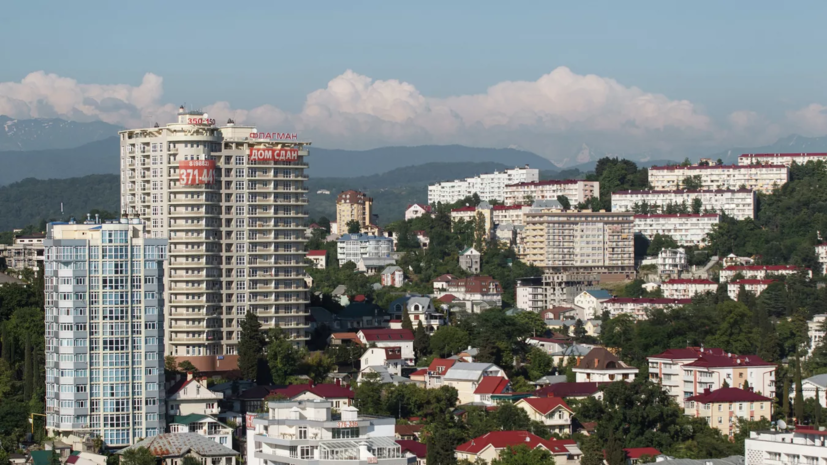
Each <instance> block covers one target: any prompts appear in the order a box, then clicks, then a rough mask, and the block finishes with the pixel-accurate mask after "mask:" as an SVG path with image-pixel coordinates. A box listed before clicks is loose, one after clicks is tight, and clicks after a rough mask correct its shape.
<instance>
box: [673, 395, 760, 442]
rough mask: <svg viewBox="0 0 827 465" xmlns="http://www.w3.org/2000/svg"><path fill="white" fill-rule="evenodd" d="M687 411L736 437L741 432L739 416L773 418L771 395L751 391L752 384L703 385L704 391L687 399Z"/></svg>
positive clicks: (747, 419) (688, 414)
mask: <svg viewBox="0 0 827 465" xmlns="http://www.w3.org/2000/svg"><path fill="white" fill-rule="evenodd" d="M684 414H685V415H687V416H690V417H696V418H703V419H704V420H706V422H707V423H708V424H709V426H711V427H713V428H715V429H717V430H718V431H720V432H721V433H722V434H724V435H726V436H729V438H730V439H733V437H734V436H735V433H737V432H738V420H744V421H758V420H772V399H770V398H769V397H765V396H762V395H759V394H756V393H755V392H753V391H752V388H748V389H738V388H732V387H729V388H720V389H716V390H714V391H712V390H710V389H704V391H703V393H702V394H698V395H695V396H691V397H687V398H686V399H685V400H684Z"/></svg>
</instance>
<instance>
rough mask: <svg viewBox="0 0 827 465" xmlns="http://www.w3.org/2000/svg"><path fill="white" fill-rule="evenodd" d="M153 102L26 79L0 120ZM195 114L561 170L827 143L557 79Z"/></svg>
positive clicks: (359, 85)
mask: <svg viewBox="0 0 827 465" xmlns="http://www.w3.org/2000/svg"><path fill="white" fill-rule="evenodd" d="M163 98H164V96H163V78H162V77H160V76H158V75H155V74H152V73H147V74H145V75H144V76H143V79H142V80H141V83H140V84H139V85H137V86H132V85H127V84H81V83H78V82H77V81H76V80H74V79H71V78H67V77H62V76H58V75H55V74H47V73H45V72H43V71H37V72H33V73H31V74H29V75H27V76H26V77H25V78H23V79H22V80H21V81H20V82H5V83H0V114H5V115H8V116H12V117H16V118H32V117H60V118H65V119H73V120H81V121H89V120H102V121H106V122H109V123H114V124H119V125H123V126H126V127H137V126H142V125H149V124H152V123H154V122H156V121H157V122H160V123H162V124H163V123H164V122H166V121H171V120H172V119H173V118H174V115H175V111H176V108H177V105H174V104H171V103H165V102H164V101H163ZM204 110H205V111H206V112H207V113H209V114H210V116H211V117H214V118H216V119H217V120H218V121H221V122H223V121H225V120H226V119H227V118H233V119H234V120H235V121H236V122H237V123H240V124H252V125H256V126H257V127H258V128H259V129H261V130H263V131H267V130H295V131H299V132H301V134H302V136H303V137H305V138H307V139H310V140H313V141H314V142H316V143H320V144H321V145H324V146H335V147H341V148H353V149H360V148H370V147H377V146H382V145H391V144H402V145H415V144H429V143H436V144H466V145H473V146H491V147H508V146H519V147H522V148H524V149H526V150H531V151H534V152H537V153H540V154H542V155H545V156H547V157H549V158H551V159H556V160H564V161H566V162H568V161H571V162H574V161H575V160H576V161H578V162H582V161H588V160H589V159H592V158H594V157H595V156H601V155H600V154H601V153H634V154H637V155H639V156H646V157H650V156H655V157H662V156H669V155H670V154H675V155H680V154H681V150H686V149H688V148H692V147H694V148H696V149H697V147H699V146H726V145H727V144H730V143H733V142H735V141H738V142H745V141H751V140H752V141H754V140H756V139H759V138H760V139H762V140H766V139H767V138H770V137H776V136H778V135H784V133H783V132H784V131H785V130H789V129H790V128H798V130H800V131H801V132H804V133H806V134H813V135H822V134H824V133H826V132H827V107H825V106H822V105H819V104H812V105H809V106H807V107H804V108H801V109H799V110H794V111H791V112H788V113H787V118H786V121H785V122H783V123H773V122H770V121H768V120H767V119H766V118H765V117H763V116H762V115H760V114H758V113H756V112H753V111H748V110H739V111H734V112H732V113H731V114H730V115H728V117H727V118H726V121H724V122H719V123H716V122H715V121H713V120H712V118H710V117H709V116H708V115H706V114H705V113H704V112H703V111H702V110H701V109H700V108H699V107H698V106H697V105H696V104H694V103H692V102H690V101H688V100H681V99H670V98H669V97H667V96H665V95H661V94H656V93H651V92H646V91H644V90H642V89H640V88H637V87H633V86H626V85H623V84H621V83H619V82H617V81H616V80H614V79H612V78H608V77H602V76H597V75H593V74H586V75H582V74H577V73H575V72H573V71H572V70H570V69H569V68H567V67H558V68H556V69H554V70H553V71H551V72H550V73H548V74H545V75H543V76H540V77H539V78H538V79H537V80H535V81H506V82H500V83H498V84H495V85H493V86H491V87H489V88H488V89H487V90H486V91H485V92H482V93H478V94H469V95H459V96H451V97H447V98H434V97H428V96H425V95H423V94H422V93H421V92H420V91H419V90H418V89H417V88H416V87H415V86H414V85H413V84H411V83H407V82H404V81H399V80H395V79H388V80H375V79H372V78H370V77H368V76H365V75H361V74H359V73H356V72H354V71H352V70H347V71H345V72H344V73H342V74H341V75H339V76H336V77H334V78H333V79H331V80H330V82H328V84H327V86H326V87H324V88H322V89H318V90H315V91H313V92H311V93H309V94H308V95H307V97H306V99H305V103H304V106H303V108H302V109H301V111H299V112H298V113H290V112H286V111H284V110H282V109H280V108H278V107H277V106H274V105H271V104H267V105H262V106H259V107H256V108H252V109H241V108H233V107H232V106H231V105H230V104H229V103H228V102H226V101H222V100H219V101H216V102H215V103H213V104H211V105H208V106H206V107H205V108H204ZM793 130H795V129H793ZM586 144H588V146H587V145H586ZM584 147H585V148H584Z"/></svg>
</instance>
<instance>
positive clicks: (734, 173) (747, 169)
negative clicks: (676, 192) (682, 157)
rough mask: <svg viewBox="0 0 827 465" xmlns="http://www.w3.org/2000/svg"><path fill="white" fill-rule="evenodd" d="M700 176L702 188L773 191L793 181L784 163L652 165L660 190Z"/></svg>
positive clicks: (654, 182) (653, 183)
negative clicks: (743, 188)
mask: <svg viewBox="0 0 827 465" xmlns="http://www.w3.org/2000/svg"><path fill="white" fill-rule="evenodd" d="M696 176H697V177H699V179H700V181H701V189H741V188H742V187H745V188H746V189H750V190H755V191H760V192H765V193H770V192H772V191H773V189H776V188H780V187H781V186H783V185H784V184H786V183H787V181H789V180H790V169H789V168H787V167H786V166H780V165H748V166H743V165H710V166H697V165H696V166H652V167H650V168H649V184H650V185H651V186H652V188H653V189H656V190H670V189H680V188H682V187H684V185H683V182H684V179H686V178H687V177H696Z"/></svg>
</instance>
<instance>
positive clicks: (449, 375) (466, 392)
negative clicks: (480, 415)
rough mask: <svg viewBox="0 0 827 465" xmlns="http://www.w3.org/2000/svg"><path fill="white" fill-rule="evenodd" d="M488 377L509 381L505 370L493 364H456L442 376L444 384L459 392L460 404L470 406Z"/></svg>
mask: <svg viewBox="0 0 827 465" xmlns="http://www.w3.org/2000/svg"><path fill="white" fill-rule="evenodd" d="M486 376H499V377H502V378H506V379H508V377H507V376H506V374H505V370H503V369H502V368H500V367H498V366H497V365H494V364H493V363H455V364H454V365H453V366H452V367H451V368H449V369H448V371H446V372H445V374H444V375H443V376H442V382H443V384H444V385H446V386H452V387H453V388H454V389H456V390H457V397H458V403H460V404H470V403H472V402H474V401H475V394H474V393H475V392H476V390H477V387H479V385H480V383H481V382H482V380H483V377H486Z"/></svg>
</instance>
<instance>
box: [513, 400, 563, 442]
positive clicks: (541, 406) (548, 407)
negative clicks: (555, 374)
mask: <svg viewBox="0 0 827 465" xmlns="http://www.w3.org/2000/svg"><path fill="white" fill-rule="evenodd" d="M514 405H516V406H517V407H520V408H521V409H523V410H525V411H526V413H527V414H528V418H529V419H530V420H536V421H539V422H540V423H542V424H544V425H546V426H547V427H548V429H549V432H551V433H557V434H571V419H572V416H573V415H574V410H572V408H571V407H569V406H568V404H566V401H565V400H563V399H561V398H559V397H526V398H525V399H520V400H518V401H517V402H516V403H515V404H514Z"/></svg>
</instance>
